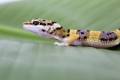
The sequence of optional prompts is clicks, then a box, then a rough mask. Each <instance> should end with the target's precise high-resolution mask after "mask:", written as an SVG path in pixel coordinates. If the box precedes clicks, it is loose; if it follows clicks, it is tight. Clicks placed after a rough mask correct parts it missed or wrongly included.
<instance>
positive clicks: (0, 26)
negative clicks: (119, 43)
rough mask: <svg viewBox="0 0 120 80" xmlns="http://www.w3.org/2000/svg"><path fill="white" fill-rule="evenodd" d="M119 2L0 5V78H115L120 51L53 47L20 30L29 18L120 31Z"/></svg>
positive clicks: (25, 0) (47, 0) (34, 0)
mask: <svg viewBox="0 0 120 80" xmlns="http://www.w3.org/2000/svg"><path fill="white" fill-rule="evenodd" d="M119 4H120V0H109V1H108V0H76V1H74V0H21V1H18V2H13V3H7V4H2V5H1V4H0V80H120V76H119V74H120V49H118V50H109V49H96V48H92V47H58V46H55V45H53V42H54V41H53V40H50V39H45V38H42V37H38V36H37V35H35V34H32V33H30V32H28V31H25V30H24V29H23V28H22V23H23V22H24V21H26V20H31V19H32V18H44V19H52V20H55V21H57V22H59V23H60V24H62V25H63V26H64V27H65V28H76V29H90V30H101V31H102V30H104V31H109V30H113V29H117V28H120V26H119V25H120V15H119V14H120V9H119V8H120V5H119Z"/></svg>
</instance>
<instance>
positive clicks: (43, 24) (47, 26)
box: [23, 19, 120, 48]
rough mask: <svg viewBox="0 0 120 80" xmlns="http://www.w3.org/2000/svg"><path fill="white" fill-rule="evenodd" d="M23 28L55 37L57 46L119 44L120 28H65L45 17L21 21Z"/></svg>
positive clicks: (44, 35)
mask: <svg viewBox="0 0 120 80" xmlns="http://www.w3.org/2000/svg"><path fill="white" fill-rule="evenodd" d="M23 28H24V29H25V30H28V31H31V32H33V33H35V34H37V35H39V36H42V37H45V38H51V39H56V40H57V42H54V44H55V45H58V46H90V47H96V48H110V47H114V46H116V45H119V44H120V29H116V30H114V31H109V32H107V31H93V30H82V29H65V28H64V27H62V26H61V25H60V24H59V23H57V22H55V21H51V20H46V19H33V20H31V21H27V22H24V23H23Z"/></svg>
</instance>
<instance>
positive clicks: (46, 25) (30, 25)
mask: <svg viewBox="0 0 120 80" xmlns="http://www.w3.org/2000/svg"><path fill="white" fill-rule="evenodd" d="M23 28H24V29H25V30H28V31H31V32H33V33H36V34H38V35H39V36H43V37H51V35H52V33H53V32H54V31H55V30H57V29H61V28H62V26H61V25H60V24H59V23H57V22H55V21H51V20H45V19H33V20H31V21H28V22H24V23H23Z"/></svg>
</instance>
